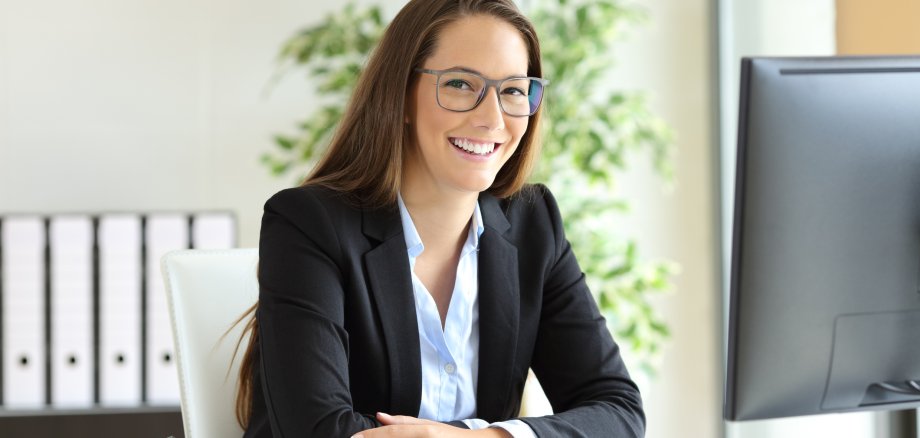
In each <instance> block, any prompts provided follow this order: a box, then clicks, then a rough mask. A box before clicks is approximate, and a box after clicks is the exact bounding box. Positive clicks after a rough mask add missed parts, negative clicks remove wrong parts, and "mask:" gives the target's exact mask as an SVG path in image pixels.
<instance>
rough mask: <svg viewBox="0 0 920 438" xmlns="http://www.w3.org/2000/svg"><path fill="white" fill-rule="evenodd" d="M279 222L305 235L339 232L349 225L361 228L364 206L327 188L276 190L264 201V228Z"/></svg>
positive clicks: (345, 229) (312, 186)
mask: <svg viewBox="0 0 920 438" xmlns="http://www.w3.org/2000/svg"><path fill="white" fill-rule="evenodd" d="M278 222H284V223H287V224H288V226H291V227H293V228H295V229H298V230H300V232H301V233H304V234H306V235H316V234H319V233H332V234H338V231H348V230H349V229H350V228H355V229H360V226H361V209H360V208H358V207H356V206H354V205H353V204H351V203H350V202H348V198H347V197H346V196H345V195H343V194H341V192H337V191H335V190H332V189H329V188H326V187H321V186H316V185H309V186H301V187H293V188H288V189H284V190H281V191H280V192H278V193H275V194H274V195H273V196H272V197H271V198H269V199H268V201H266V202H265V210H264V215H263V220H262V226H263V229H264V228H265V227H266V226H267V225H269V224H271V223H278ZM346 234H348V233H346Z"/></svg>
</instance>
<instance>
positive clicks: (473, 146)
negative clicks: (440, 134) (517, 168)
mask: <svg viewBox="0 0 920 438" xmlns="http://www.w3.org/2000/svg"><path fill="white" fill-rule="evenodd" d="M448 141H450V143H451V144H452V145H454V147H456V148H457V149H460V150H462V151H464V152H466V153H468V154H471V155H478V156H488V155H491V154H492V153H493V152H495V150H496V149H498V148H499V147H500V146H501V145H502V144H501V143H497V142H488V141H483V140H474V139H469V138H463V137H450V138H448Z"/></svg>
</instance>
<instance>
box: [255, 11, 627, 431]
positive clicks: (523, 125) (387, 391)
mask: <svg viewBox="0 0 920 438" xmlns="http://www.w3.org/2000/svg"><path fill="white" fill-rule="evenodd" d="M540 75H541V67H540V56H539V44H538V41H537V37H536V35H535V33H534V30H533V28H532V26H531V24H530V23H529V22H528V21H527V19H526V18H525V17H524V16H523V15H521V13H520V12H519V11H518V10H517V9H516V8H515V6H514V4H513V2H512V0H412V1H410V2H409V3H408V4H407V5H406V6H405V7H404V8H403V10H402V11H401V12H400V13H399V14H398V15H397V16H396V18H395V19H394V21H393V22H392V24H390V26H389V28H388V29H387V31H386V33H385V34H384V36H383V39H382V41H381V42H380V45H379V47H378V48H377V50H376V51H375V53H374V55H373V56H372V57H371V59H370V60H369V62H368V65H367V67H366V69H365V72H364V73H363V75H362V77H361V79H360V81H359V83H358V87H357V89H356V91H355V94H354V96H353V98H352V101H351V102H350V104H349V107H348V111H347V113H346V115H345V117H344V119H343V120H342V122H341V125H340V127H339V129H338V131H337V134H336V136H335V138H334V139H333V141H332V143H331V146H330V147H329V149H328V151H327V153H326V155H325V156H324V158H323V159H322V161H321V162H320V163H319V164H318V166H317V167H316V169H315V171H314V173H313V174H312V175H311V176H310V177H309V178H308V180H307V181H306V182H305V183H304V184H303V186H301V187H298V188H293V189H288V190H284V191H281V192H279V193H278V194H276V195H275V196H273V197H272V198H271V199H269V200H268V202H267V203H266V204H265V214H264V216H263V220H262V232H261V239H260V243H259V256H260V273H259V283H260V287H261V292H260V297H259V303H258V304H257V305H256V308H255V309H256V310H255V316H254V319H253V320H252V322H251V323H250V326H251V327H252V329H251V332H252V338H251V342H250V344H249V347H248V349H247V351H246V354H245V359H244V367H243V369H242V371H241V383H240V386H241V387H240V397H239V398H238V408H239V409H238V411H239V414H240V415H239V416H240V419H241V423H242V424H243V425H244V426H245V427H246V429H247V431H246V436H252V437H268V436H272V437H299V438H302V437H324V438H326V437H336V438H337V437H351V436H356V437H362V438H378V437H396V436H398V437H477V436H479V437H515V438H521V437H533V436H539V437H637V436H642V435H643V433H644V426H645V419H644V416H643V412H642V407H641V401H640V397H639V392H638V389H637V388H636V386H635V384H634V383H633V382H632V381H631V380H630V378H629V375H628V373H627V371H626V368H625V367H624V365H623V361H622V360H621V358H620V353H619V349H618V347H617V345H616V343H614V341H613V339H612V338H611V337H610V334H609V332H608V330H607V328H606V325H605V322H604V319H603V318H602V317H601V316H600V314H599V312H598V309H597V306H596V304H595V302H594V300H593V298H592V296H591V293H590V291H589V290H588V288H587V287H586V285H585V280H584V275H583V274H582V272H581V270H580V269H579V267H578V264H577V262H576V261H575V256H574V255H573V253H572V250H571V248H570V247H569V244H568V242H567V241H566V239H565V236H564V234H563V229H562V220H561V218H560V216H559V211H558V209H557V207H556V202H555V200H554V198H553V197H552V195H551V194H550V193H549V191H548V190H547V189H546V188H545V187H542V186H528V185H525V184H524V181H525V179H526V178H527V176H528V173H529V170H530V169H531V167H532V165H533V162H534V160H535V158H536V156H537V154H538V149H539V147H538V141H537V132H538V128H539V126H538V125H539V119H540V102H541V98H542V94H543V89H544V85H545V84H546V83H547V81H546V80H543V79H541V78H540ZM528 368H532V369H533V370H534V372H535V373H536V375H537V377H538V378H539V379H540V382H541V383H542V385H543V388H544V390H545V391H546V394H547V396H548V398H549V400H550V402H551V403H552V405H553V408H554V410H555V412H556V414H555V415H551V416H546V417H531V418H517V417H516V415H517V413H518V410H519V408H520V405H521V394H522V390H523V387H524V381H525V379H526V377H527V370H528Z"/></svg>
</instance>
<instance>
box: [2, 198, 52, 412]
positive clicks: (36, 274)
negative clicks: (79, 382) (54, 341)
mask: <svg viewBox="0 0 920 438" xmlns="http://www.w3.org/2000/svg"><path fill="white" fill-rule="evenodd" d="M2 227H3V233H2V235H0V239H2V240H0V244H2V245H3V266H2V267H0V268H2V270H3V271H2V274H3V275H2V279H3V327H2V328H3V330H2V332H3V337H2V339H0V342H2V344H0V345H2V347H3V407H4V408H37V407H41V406H43V405H44V404H45V388H46V386H45V384H46V382H45V364H46V358H45V317H44V315H45V224H44V220H42V219H41V218H39V217H26V216H18V217H17V216H8V217H6V218H4V219H3V226H2Z"/></svg>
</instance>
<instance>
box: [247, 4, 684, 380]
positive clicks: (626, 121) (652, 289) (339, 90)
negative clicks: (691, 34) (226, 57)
mask: <svg viewBox="0 0 920 438" xmlns="http://www.w3.org/2000/svg"><path fill="white" fill-rule="evenodd" d="M526 12H528V15H529V16H530V17H531V19H532V20H533V23H534V25H535V27H536V28H537V31H538V33H539V35H541V46H542V47H541V50H542V56H543V66H544V76H545V77H547V78H549V79H551V80H552V84H551V85H550V88H549V89H548V90H547V94H546V95H545V98H544V105H545V106H544V116H545V117H544V126H543V133H544V135H543V154H542V157H541V161H540V164H539V165H538V168H537V169H536V170H535V172H534V175H533V177H532V179H533V181H535V182H544V183H546V184H547V185H548V186H549V187H551V188H552V190H553V192H554V193H555V195H556V197H557V199H558V200H559V203H560V209H561V210H562V213H563V216H564V217H565V221H566V223H565V228H566V233H567V237H568V238H569V240H570V242H571V244H572V247H573V249H574V251H575V253H576V254H577V256H578V259H579V262H580V264H581V267H582V270H584V272H585V274H586V276H587V281H588V283H589V285H590V286H591V289H592V291H593V292H594V293H595V295H596V297H597V299H598V303H599V305H600V308H601V311H602V312H603V313H604V315H605V316H606V317H607V320H608V322H609V325H610V328H611V331H612V332H613V334H614V336H615V338H617V340H618V341H619V342H620V344H621V345H623V346H624V348H627V349H629V350H630V357H631V362H632V363H633V364H634V365H637V366H639V367H640V368H641V369H643V370H644V371H646V373H649V374H651V373H652V372H653V370H654V360H655V358H656V357H657V356H658V352H659V350H660V347H661V345H662V343H663V342H664V340H665V339H667V337H668V336H669V332H668V327H667V325H666V324H665V322H664V321H663V320H662V318H661V316H660V315H659V314H658V313H656V312H655V310H654V308H653V306H652V305H651V301H650V294H652V293H659V292H662V291H666V290H669V289H670V288H671V281H670V278H671V276H672V275H673V274H674V273H675V271H676V267H675V265H674V264H673V263H670V262H667V261H645V260H642V259H641V258H640V256H639V249H638V247H637V245H636V242H635V241H634V240H631V239H628V238H626V237H624V236H618V235H617V234H616V233H615V230H614V231H612V230H611V229H610V227H609V224H610V223H611V222H612V221H613V220H614V218H615V216H616V215H622V214H625V213H627V210H628V203H627V202H626V201H625V200H623V199H621V198H619V197H618V196H617V195H616V190H615V188H616V183H617V175H618V174H620V173H621V172H623V171H624V170H626V169H627V166H628V163H629V161H628V159H629V158H630V157H631V156H632V155H633V154H637V153H646V154H650V155H651V158H652V162H653V163H654V164H655V169H656V170H657V172H658V174H659V175H660V176H661V177H662V179H663V180H665V181H668V180H670V178H671V169H670V166H669V165H670V155H671V153H672V150H673V146H672V142H671V137H672V135H671V132H670V130H669V128H668V127H667V126H666V125H665V123H663V122H662V121H661V119H660V118H658V117H656V116H655V115H654V114H653V113H652V111H651V110H650V109H649V107H648V104H647V102H646V100H645V97H644V95H643V94H642V93H636V92H625V91H618V90H614V89H611V87H608V86H606V82H607V81H606V76H607V75H608V74H609V72H610V70H611V68H612V66H613V59H612V57H611V47H612V45H613V44H614V43H615V42H616V41H617V40H618V39H620V37H621V36H622V30H623V28H624V27H625V26H627V25H630V24H635V23H637V22H639V21H641V20H642V19H644V17H645V14H643V13H642V11H640V10H638V9H636V8H635V7H633V6H626V5H625V4H624V3H623V2H622V1H621V0H600V1H591V0H533V1H531V2H530V4H529V8H528V10H527V11H526ZM385 26H386V22H385V20H384V18H383V13H382V12H381V8H380V7H379V6H368V7H356V6H354V5H346V6H344V7H343V8H342V9H341V10H339V11H337V12H334V13H332V14H331V15H329V16H327V17H326V19H325V20H323V21H322V22H321V23H319V24H318V25H315V26H312V27H309V28H306V29H303V30H301V31H299V32H297V33H296V34H295V35H294V36H292V37H291V38H290V39H288V40H287V41H286V42H285V44H284V46H283V48H282V50H281V53H280V55H279V59H280V64H281V66H280V70H279V71H289V70H291V69H295V70H300V71H305V72H306V74H307V77H308V78H309V80H310V81H311V83H314V84H316V86H315V87H316V91H317V94H318V95H319V96H320V101H319V105H318V106H317V108H315V109H314V111H313V113H311V114H310V115H309V116H308V117H307V118H306V119H305V120H304V121H303V122H301V123H300V124H299V126H298V130H297V132H296V133H294V134H292V135H278V136H276V137H275V144H276V146H277V147H276V148H275V150H274V151H273V152H269V153H266V154H264V155H263V156H262V162H263V163H264V164H265V165H266V166H267V167H268V168H269V169H270V171H271V172H272V173H273V174H275V175H289V174H294V175H296V177H297V178H303V177H304V176H305V175H306V174H307V173H308V171H309V169H310V167H311V166H312V165H313V164H314V163H315V160H316V158H318V157H319V155H320V153H321V152H322V150H323V148H324V147H325V146H326V144H327V143H328V141H329V138H330V136H331V135H332V133H333V131H334V129H335V126H336V123H337V122H338V120H339V119H340V117H341V116H342V113H343V108H344V105H345V102H347V100H348V98H349V96H350V93H351V90H352V88H353V86H354V84H355V81H356V79H357V76H358V74H359V73H360V72H361V69H362V66H363V63H364V61H365V59H366V58H367V56H368V54H369V53H370V51H371V50H372V49H373V48H374V45H375V44H376V42H377V41H378V40H379V38H380V36H381V35H382V33H383V30H384V28H385Z"/></svg>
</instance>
